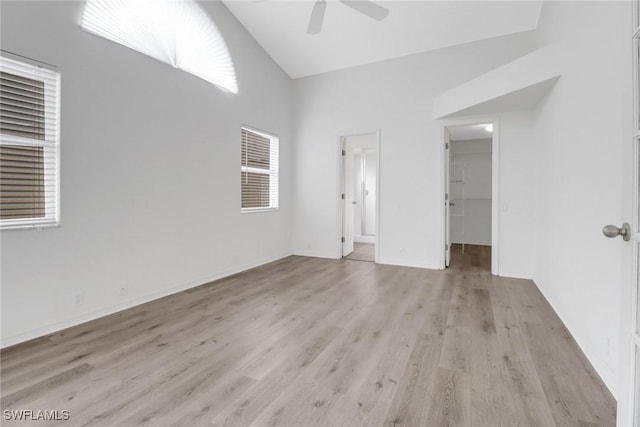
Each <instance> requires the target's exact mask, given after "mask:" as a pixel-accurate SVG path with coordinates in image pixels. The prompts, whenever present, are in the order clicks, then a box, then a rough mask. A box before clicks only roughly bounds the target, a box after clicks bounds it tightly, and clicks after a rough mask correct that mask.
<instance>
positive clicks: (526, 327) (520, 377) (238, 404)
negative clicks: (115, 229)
mask: <svg viewBox="0 0 640 427" xmlns="http://www.w3.org/2000/svg"><path fill="white" fill-rule="evenodd" d="M489 257H490V252H489V249H488V248H486V247H479V246H476V247H474V246H469V245H466V246H465V253H464V254H462V253H461V251H460V250H459V248H455V247H454V253H453V261H452V266H451V268H450V269H448V270H446V271H434V270H424V269H416V268H404V267H394V266H384V265H376V264H374V263H365V262H354V261H348V260H339V261H337V260H326V259H318V258H304V257H289V258H286V259H283V260H280V261H277V262H274V263H271V264H268V265H265V266H262V267H259V268H256V269H253V270H250V271H247V272H244V273H241V274H238V275H235V276H231V277H228V278H225V279H223V280H219V281H216V282H213V283H209V284H206V285H203V286H200V287H197V288H194V289H191V290H188V291H185V292H181V293H179V294H175V295H172V296H169V297H166V298H163V299H160V300H157V301H153V302H150V303H147V304H144V305H141V306H138V307H135V308H132V309H129V310H126V311H123V312H120V313H117V314H114V315H111V316H108V317H104V318H101V319H98V320H95V321H92V322H88V323H85V324H82V325H79V326H76V327H73V328H70V329H67V330H65V331H62V332H59V333H55V334H52V335H49V336H47V337H43V338H40V339H37V340H34V341H31V342H28V343H24V344H20V345H17V346H14V347H11V348H7V349H5V350H3V351H2V352H1V353H0V357H1V362H0V367H1V383H0V384H1V398H0V406H1V407H2V409H3V410H5V409H8V410H21V409H22V410H28V409H31V410H44V409H48V410H55V409H57V410H68V411H69V416H70V419H69V420H68V421H49V422H43V421H34V422H33V423H32V424H31V425H38V426H41V425H65V426H70V425H73V426H137V425H150V426H165V425H166V426H246V425H254V426H316V425H317V426H397V425H405V426H453V425H458V426H491V427H493V426H553V425H562V426H565V425H575V426H613V425H615V410H616V406H615V401H614V399H613V398H612V396H611V395H610V394H609V392H608V391H607V389H606V387H605V386H604V385H603V383H602V381H601V380H600V378H599V377H598V375H597V374H596V373H595V371H594V370H593V368H592V367H591V366H590V364H589V362H588V361H587V360H586V358H585V357H584V355H583V354H582V352H581V351H580V349H579V348H578V346H577V345H576V343H575V342H574V340H573V339H572V337H571V335H570V334H569V333H568V331H567V330H566V329H565V327H564V326H563V324H562V322H561V321H560V320H559V318H558V317H557V316H556V314H555V313H554V312H553V310H552V309H551V307H550V306H549V305H548V303H547V302H546V301H545V299H544V298H543V297H542V295H541V294H540V292H539V291H538V290H537V288H536V287H535V285H534V284H533V283H532V282H531V281H527V280H515V279H506V278H500V277H493V276H491V275H490V274H489V273H488V269H489V264H490V262H489ZM3 425H6V426H11V425H29V423H24V422H13V421H6V420H5V421H3Z"/></svg>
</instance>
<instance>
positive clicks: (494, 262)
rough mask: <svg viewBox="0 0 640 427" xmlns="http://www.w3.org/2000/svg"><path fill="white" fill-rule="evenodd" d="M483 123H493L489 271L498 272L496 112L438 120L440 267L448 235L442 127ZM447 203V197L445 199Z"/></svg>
mask: <svg viewBox="0 0 640 427" xmlns="http://www.w3.org/2000/svg"><path fill="white" fill-rule="evenodd" d="M484 123H492V124H493V134H492V138H491V141H492V143H491V274H493V275H495V276H499V275H500V118H499V117H496V116H474V117H465V118H456V119H445V120H441V122H440V127H439V128H438V131H439V135H438V139H437V141H440V154H441V161H440V164H441V165H442V175H441V179H442V182H441V185H440V190H441V191H440V198H439V200H438V204H439V206H441V207H442V208H441V209H439V211H440V213H441V215H440V242H441V243H442V244H441V245H440V250H441V254H442V255H441V256H440V260H441V263H440V268H446V257H447V250H446V245H447V240H448V236H449V227H450V223H451V221H450V220H449V217H448V215H449V208H448V205H446V204H445V203H443V202H444V201H445V198H446V194H447V192H448V190H449V188H448V187H449V168H448V164H449V158H448V156H449V150H447V149H446V148H445V143H447V142H448V141H446V139H448V138H447V132H446V129H447V128H448V127H452V126H465V125H478V124H484ZM447 203H448V201H447Z"/></svg>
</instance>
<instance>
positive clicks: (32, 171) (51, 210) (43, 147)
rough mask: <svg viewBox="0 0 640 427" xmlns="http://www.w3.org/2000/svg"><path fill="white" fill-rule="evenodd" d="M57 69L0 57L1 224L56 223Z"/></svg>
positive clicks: (39, 224)
mask: <svg viewBox="0 0 640 427" xmlns="http://www.w3.org/2000/svg"><path fill="white" fill-rule="evenodd" d="M58 88H59V75H58V73H57V72H55V71H53V70H50V69H47V68H44V67H43V66H40V65H32V64H27V63H24V62H22V61H18V60H15V59H12V58H8V57H6V56H4V53H3V56H0V228H2V229H7V228H24V227H45V226H52V225H56V224H57V223H58Z"/></svg>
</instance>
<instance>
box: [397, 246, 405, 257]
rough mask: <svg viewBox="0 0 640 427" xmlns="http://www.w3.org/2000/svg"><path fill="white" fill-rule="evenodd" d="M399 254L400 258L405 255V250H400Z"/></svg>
mask: <svg viewBox="0 0 640 427" xmlns="http://www.w3.org/2000/svg"><path fill="white" fill-rule="evenodd" d="M398 253H399V254H400V256H403V255H404V248H400V250H399V251H398Z"/></svg>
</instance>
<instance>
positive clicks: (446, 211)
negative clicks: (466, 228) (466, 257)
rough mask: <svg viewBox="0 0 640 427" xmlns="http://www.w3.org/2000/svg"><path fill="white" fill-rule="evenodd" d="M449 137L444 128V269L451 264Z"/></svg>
mask: <svg viewBox="0 0 640 427" xmlns="http://www.w3.org/2000/svg"><path fill="white" fill-rule="evenodd" d="M450 138H451V137H450V135H449V129H448V128H446V127H445V128H444V233H445V239H444V241H445V245H444V265H445V267H449V264H451V217H450V215H451V205H450V204H449V203H450V202H451V200H449V190H450V180H449V167H450V165H449V163H450V159H451V158H450V155H449V153H450V151H449V147H450V146H451V144H450V142H451V141H450Z"/></svg>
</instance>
